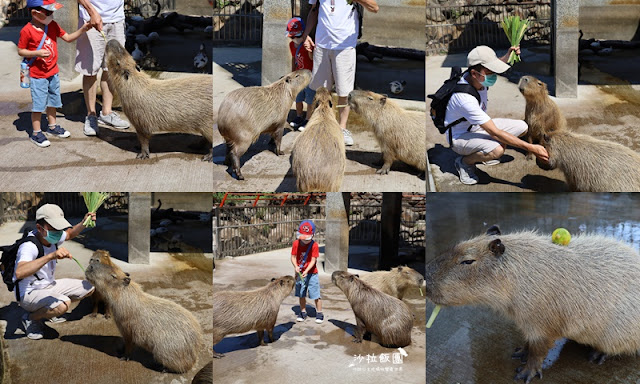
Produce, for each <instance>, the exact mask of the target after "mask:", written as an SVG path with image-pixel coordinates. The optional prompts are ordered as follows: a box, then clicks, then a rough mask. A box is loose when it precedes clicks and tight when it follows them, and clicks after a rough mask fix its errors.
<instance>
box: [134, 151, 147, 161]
mask: <svg viewBox="0 0 640 384" xmlns="http://www.w3.org/2000/svg"><path fill="white" fill-rule="evenodd" d="M148 158H149V154H148V153H143V152H140V153H138V155H137V156H136V159H142V160H144V159H148Z"/></svg>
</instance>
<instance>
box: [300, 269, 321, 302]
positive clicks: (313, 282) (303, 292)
mask: <svg viewBox="0 0 640 384" xmlns="http://www.w3.org/2000/svg"><path fill="white" fill-rule="evenodd" d="M307 293H309V298H310V299H311V300H316V299H319V298H320V280H319V279H318V274H317V273H310V274H308V275H307V276H306V277H305V278H304V280H303V281H300V276H296V297H307Z"/></svg>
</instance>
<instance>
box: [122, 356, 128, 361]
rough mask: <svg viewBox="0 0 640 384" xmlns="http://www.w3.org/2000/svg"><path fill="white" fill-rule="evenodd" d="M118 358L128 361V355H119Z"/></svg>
mask: <svg viewBox="0 0 640 384" xmlns="http://www.w3.org/2000/svg"><path fill="white" fill-rule="evenodd" d="M120 360H122V361H129V356H120Z"/></svg>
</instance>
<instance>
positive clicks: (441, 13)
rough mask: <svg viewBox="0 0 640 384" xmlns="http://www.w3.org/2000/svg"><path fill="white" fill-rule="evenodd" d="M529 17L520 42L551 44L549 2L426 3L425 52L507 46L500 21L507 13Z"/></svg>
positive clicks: (526, 43) (443, 52)
mask: <svg viewBox="0 0 640 384" xmlns="http://www.w3.org/2000/svg"><path fill="white" fill-rule="evenodd" d="M512 15H517V16H519V17H520V18H521V19H528V20H529V28H528V29H527V32H526V33H525V35H524V38H523V40H522V45H523V46H527V45H533V44H550V41H551V33H552V32H551V28H552V22H551V19H552V17H551V3H550V2H549V1H529V2H518V3H500V4H493V5H468V6H427V26H426V27H427V32H426V34H427V49H426V54H427V55H440V54H446V53H448V52H458V51H468V50H470V49H473V48H474V47H476V46H478V45H488V46H490V47H492V48H508V47H509V40H508V39H507V36H506V34H505V33H504V30H503V29H502V27H501V26H500V23H501V21H502V20H504V18H505V17H506V16H512Z"/></svg>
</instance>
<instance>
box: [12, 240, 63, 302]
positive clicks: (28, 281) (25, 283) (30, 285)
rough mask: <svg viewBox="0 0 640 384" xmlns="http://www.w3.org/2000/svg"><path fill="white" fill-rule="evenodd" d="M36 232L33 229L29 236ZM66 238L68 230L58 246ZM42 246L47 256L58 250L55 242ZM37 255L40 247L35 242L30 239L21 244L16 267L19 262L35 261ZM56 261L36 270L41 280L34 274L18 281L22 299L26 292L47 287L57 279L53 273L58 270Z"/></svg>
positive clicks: (14, 278)
mask: <svg viewBox="0 0 640 384" xmlns="http://www.w3.org/2000/svg"><path fill="white" fill-rule="evenodd" d="M36 233H37V231H36V230H33V231H31V233H29V236H35V235H36ZM66 239H67V231H63V232H62V237H61V238H60V241H59V242H58V244H57V245H58V247H59V246H60V245H61V244H62V243H64V241H65V240H66ZM42 247H43V248H44V254H43V256H46V255H48V254H50V253H52V252H55V251H56V246H55V245H53V244H51V245H50V246H48V247H47V246H45V245H44V244H42ZM37 257H38V247H37V246H36V245H35V244H33V243H32V242H30V241H29V242H26V243H24V244H22V245H20V247H19V248H18V255H17V256H16V268H17V267H18V263H20V262H23V261H33V260H35V259H36V258H37ZM56 262H57V260H55V259H54V260H51V261H50V262H48V263H47V264H45V265H44V266H43V267H42V268H40V269H39V270H38V272H36V275H38V277H39V278H40V280H38V279H36V278H35V276H33V275H30V276H27V277H25V278H24V279H22V280H20V283H18V284H19V288H20V299H22V297H23V296H24V295H25V294H27V293H28V292H31V291H32V290H34V289H42V288H46V287H48V286H49V285H51V284H53V282H54V281H55V279H54V277H53V273H54V272H55V270H56ZM16 280H17V279H16V273H15V271H14V272H13V281H14V282H15V281H16Z"/></svg>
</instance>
